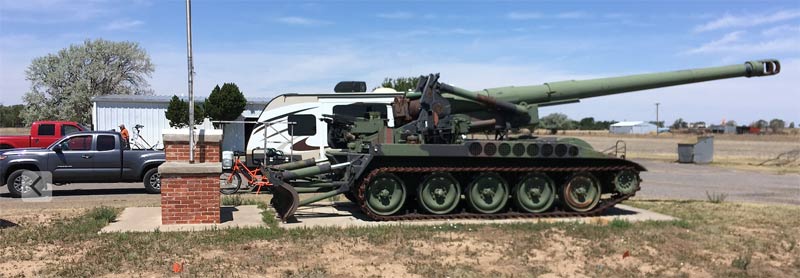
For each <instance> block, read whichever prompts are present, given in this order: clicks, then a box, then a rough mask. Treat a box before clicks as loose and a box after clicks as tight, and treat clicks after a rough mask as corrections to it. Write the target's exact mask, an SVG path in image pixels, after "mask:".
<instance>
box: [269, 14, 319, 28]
mask: <svg viewBox="0 0 800 278" xmlns="http://www.w3.org/2000/svg"><path fill="white" fill-rule="evenodd" d="M275 21H277V22H280V23H283V24H289V25H303V26H318V25H327V24H330V22H328V21H324V20H317V19H312V18H307V17H300V16H285V17H279V18H276V19H275Z"/></svg>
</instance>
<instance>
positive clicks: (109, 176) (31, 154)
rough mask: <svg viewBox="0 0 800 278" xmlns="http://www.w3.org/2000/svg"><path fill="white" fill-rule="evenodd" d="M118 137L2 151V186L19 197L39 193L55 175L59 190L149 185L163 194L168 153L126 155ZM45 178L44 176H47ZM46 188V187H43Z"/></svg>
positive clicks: (82, 137)
mask: <svg viewBox="0 0 800 278" xmlns="http://www.w3.org/2000/svg"><path fill="white" fill-rule="evenodd" d="M123 146H125V144H124V143H123V141H122V139H121V136H120V135H119V133H117V132H110V131H91V132H79V133H73V134H70V135H67V136H65V137H63V138H61V139H59V140H57V141H56V142H54V143H53V144H51V145H50V146H48V147H47V148H30V149H11V150H3V151H0V186H2V185H4V184H7V185H8V191H9V192H10V193H11V196H13V197H21V196H27V195H30V193H32V192H38V191H40V190H42V188H37V187H40V186H42V185H43V184H44V183H41V182H35V181H39V180H42V179H41V178H42V176H44V174H46V173H47V172H49V174H51V177H52V181H48V182H52V183H53V184H56V185H60V184H66V183H115V182H136V181H141V182H143V183H144V188H145V190H146V191H147V192H148V193H160V192H161V179H160V175H159V174H158V166H159V165H161V163H164V161H165V160H166V155H165V154H164V152H163V151H151V150H125V149H123ZM43 173H44V174H43ZM42 187H43V186H42Z"/></svg>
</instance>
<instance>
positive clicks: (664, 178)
mask: <svg viewBox="0 0 800 278" xmlns="http://www.w3.org/2000/svg"><path fill="white" fill-rule="evenodd" d="M637 162H639V163H641V164H643V165H644V166H645V167H646V168H647V169H648V171H647V172H643V173H642V175H641V176H642V179H643V180H644V183H643V184H642V190H641V191H640V192H639V193H638V194H637V197H636V198H638V199H695V200H705V199H706V198H707V196H706V192H709V193H716V194H719V193H724V194H727V195H728V198H727V200H729V201H744V202H758V203H781V204H795V205H800V175H797V174H786V175H776V174H769V173H762V172H754V171H742V170H732V169H727V168H721V167H715V166H704V165H692V164H678V163H668V162H663V161H657V160H638V161H637ZM159 198H160V196H159V195H152V194H147V193H145V191H144V188H143V186H142V184H141V183H113V184H70V185H65V186H57V187H54V191H53V198H52V201H50V202H23V201H22V200H20V199H14V198H11V197H9V195H8V189H7V187H5V186H3V187H0V215H4V214H9V213H15V211H16V210H19V209H26V210H30V209H34V210H36V209H70V208H91V207H96V206H114V207H132V206H158V205H159V203H160V199H159Z"/></svg>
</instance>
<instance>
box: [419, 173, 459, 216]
mask: <svg viewBox="0 0 800 278" xmlns="http://www.w3.org/2000/svg"><path fill="white" fill-rule="evenodd" d="M460 199H461V185H459V184H458V181H456V179H455V178H453V176H452V175H450V174H449V173H443V172H437V173H433V174H430V175H428V176H427V177H425V180H423V181H422V183H421V184H420V185H419V187H417V200H419V204H420V206H421V207H422V208H424V209H425V210H426V211H428V212H430V213H432V214H446V213H449V212H451V211H453V209H455V208H456V206H457V205H458V201H459V200H460Z"/></svg>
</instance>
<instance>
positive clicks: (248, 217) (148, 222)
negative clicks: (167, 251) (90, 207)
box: [100, 206, 266, 233]
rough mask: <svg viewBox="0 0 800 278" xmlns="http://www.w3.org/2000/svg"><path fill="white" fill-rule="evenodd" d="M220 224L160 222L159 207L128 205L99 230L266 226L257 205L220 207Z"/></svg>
mask: <svg viewBox="0 0 800 278" xmlns="http://www.w3.org/2000/svg"><path fill="white" fill-rule="evenodd" d="M220 218H221V222H222V223H220V224H178V225H162V224H161V207H129V208H125V210H123V211H122V213H121V214H120V215H119V217H117V220H116V221H114V222H112V223H109V225H108V226H106V227H104V228H103V229H102V230H100V232H101V233H118V232H123V233H124V232H153V231H156V230H158V231H161V232H174V231H202V230H213V229H227V228H233V227H240V228H255V227H266V224H264V222H263V221H262V220H261V209H259V208H258V206H238V207H222V208H221V211H220Z"/></svg>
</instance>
